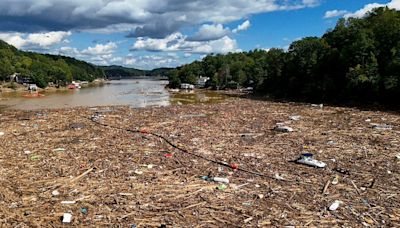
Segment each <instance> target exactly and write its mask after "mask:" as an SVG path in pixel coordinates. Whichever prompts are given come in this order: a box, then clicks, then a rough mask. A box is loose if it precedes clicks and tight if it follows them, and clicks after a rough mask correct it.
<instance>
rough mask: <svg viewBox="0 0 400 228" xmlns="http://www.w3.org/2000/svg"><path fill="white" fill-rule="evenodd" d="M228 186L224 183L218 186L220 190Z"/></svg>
mask: <svg viewBox="0 0 400 228" xmlns="http://www.w3.org/2000/svg"><path fill="white" fill-rule="evenodd" d="M226 188H227V186H226V185H224V184H220V185H218V187H217V189H218V190H225V189H226Z"/></svg>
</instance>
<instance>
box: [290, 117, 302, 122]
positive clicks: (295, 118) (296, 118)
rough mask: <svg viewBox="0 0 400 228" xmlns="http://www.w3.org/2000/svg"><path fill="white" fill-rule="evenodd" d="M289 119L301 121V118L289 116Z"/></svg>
mask: <svg viewBox="0 0 400 228" xmlns="http://www.w3.org/2000/svg"><path fill="white" fill-rule="evenodd" d="M289 119H290V120H293V121H299V120H300V119H301V116H289Z"/></svg>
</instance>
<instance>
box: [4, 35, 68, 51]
mask: <svg viewBox="0 0 400 228" xmlns="http://www.w3.org/2000/svg"><path fill="white" fill-rule="evenodd" d="M70 35H71V32H63V31H58V32H47V33H31V34H27V33H0V39H2V40H4V41H6V42H7V43H9V44H11V45H14V46H15V47H16V48H22V49H34V48H41V49H47V48H49V47H51V46H53V45H55V44H58V43H60V42H63V41H64V40H65V38H66V37H68V36H70Z"/></svg>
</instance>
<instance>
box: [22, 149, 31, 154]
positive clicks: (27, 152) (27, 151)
mask: <svg viewBox="0 0 400 228" xmlns="http://www.w3.org/2000/svg"><path fill="white" fill-rule="evenodd" d="M31 153H32V152H31V151H30V150H24V154H31Z"/></svg>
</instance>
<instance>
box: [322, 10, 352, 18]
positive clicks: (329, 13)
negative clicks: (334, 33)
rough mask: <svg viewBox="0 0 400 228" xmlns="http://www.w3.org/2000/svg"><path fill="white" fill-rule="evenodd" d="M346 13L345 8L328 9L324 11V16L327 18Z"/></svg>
mask: <svg viewBox="0 0 400 228" xmlns="http://www.w3.org/2000/svg"><path fill="white" fill-rule="evenodd" d="M347 13H349V12H348V11H347V10H330V11H326V12H325V15H324V18H325V19H328V18H334V17H341V16H343V15H345V14H347Z"/></svg>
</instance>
